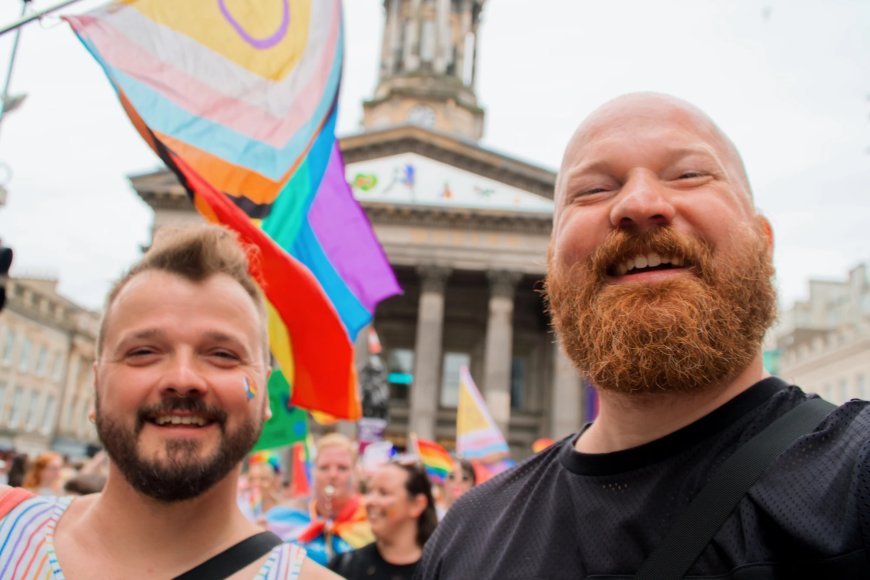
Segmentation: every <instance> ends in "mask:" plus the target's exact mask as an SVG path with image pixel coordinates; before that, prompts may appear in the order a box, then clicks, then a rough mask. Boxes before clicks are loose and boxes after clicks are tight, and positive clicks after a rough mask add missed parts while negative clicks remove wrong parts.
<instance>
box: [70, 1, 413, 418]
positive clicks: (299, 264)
mask: <svg viewBox="0 0 870 580" xmlns="http://www.w3.org/2000/svg"><path fill="white" fill-rule="evenodd" d="M66 20H67V22H69V24H70V25H71V26H72V28H73V30H74V31H75V33H76V34H77V35H78V37H79V39H80V40H81V41H82V43H83V44H84V45H85V47H86V48H87V49H88V50H89V51H90V52H91V54H92V55H93V56H94V58H95V59H96V60H97V62H98V63H99V64H100V65H101V66H102V68H103V70H104V72H105V73H106V75H107V77H108V79H109V81H110V82H111V83H112V86H113V87H114V89H115V90H116V92H117V94H118V98H119V99H120V101H121V105H122V106H123V108H124V110H125V111H126V113H127V115H128V116H129V117H130V119H131V121H132V122H133V125H134V126H135V127H136V129H137V130H138V131H139V133H140V134H141V135H142V137H143V138H144V139H145V141H146V142H147V143H148V144H149V146H150V147H151V148H152V149H153V150H154V151H155V152H156V153H157V154H158V155H159V156H160V158H161V159H162V160H163V161H164V162H165V163H166V165H167V166H168V167H169V168H170V169H171V170H172V171H173V172H174V173H175V174H176V175H177V176H178V178H179V181H180V182H181V183H182V185H183V186H184V187H185V189H186V190H187V193H188V195H189V196H190V198H191V200H192V201H193V203H194V206H195V207H196V208H197V210H198V211H199V212H200V213H201V214H202V215H203V216H204V217H205V218H206V219H208V220H209V221H212V222H219V223H222V224H225V225H227V226H229V227H230V228H232V229H233V230H235V231H236V232H237V233H238V234H239V238H240V239H241V240H242V241H243V242H244V243H246V244H250V245H253V246H256V247H257V248H259V250H260V260H259V261H260V263H259V264H258V271H259V273H260V279H261V286H262V288H263V292H264V294H265V296H266V299H267V301H268V303H269V337H270V342H271V348H272V353H273V355H274V357H275V360H276V361H277V363H278V365H279V367H280V370H281V372H283V374H284V375H285V376H286V378H287V380H288V381H289V383H290V384H292V398H291V403H292V404H293V405H296V406H299V407H303V408H306V409H313V410H319V411H322V412H325V413H328V414H330V415H333V416H335V417H339V418H344V419H356V418H358V417H359V416H360V405H359V397H358V393H357V387H356V374H355V371H354V368H353V347H352V344H353V340H354V339H355V338H356V334H357V332H359V330H360V329H361V328H363V327H364V326H365V325H366V324H368V322H369V321H370V320H371V318H372V313H373V311H374V308H375V306H376V304H377V303H378V302H379V301H380V300H383V299H384V298H387V297H389V296H392V295H394V294H397V293H399V292H400V291H401V290H400V289H399V287H398V284H397V283H396V279H395V276H394V275H393V272H392V270H391V268H390V266H389V264H388V262H387V260H386V258H385V256H384V253H383V250H382V249H381V247H380V245H379V244H378V242H377V239H376V238H375V236H374V233H373V232H372V230H371V226H370V224H369V222H368V220H367V218H366V216H365V214H364V212H363V211H362V208H360V206H359V204H357V202H356V201H355V200H354V198H353V196H352V194H351V192H350V188H349V187H348V185H347V182H346V181H345V179H344V162H343V161H342V158H341V155H340V153H339V149H338V143H337V141H336V139H335V120H336V114H337V103H338V88H339V84H340V79H341V67H342V59H343V47H344V32H343V29H342V15H341V1H340V0H316V1H314V0H272V1H269V2H265V1H255V0H185V1H184V2H178V1H170V0H118V1H115V2H111V3H109V4H107V5H105V6H103V7H101V8H98V9H96V10H94V11H91V12H88V13H85V14H82V15H77V16H68V17H66Z"/></svg>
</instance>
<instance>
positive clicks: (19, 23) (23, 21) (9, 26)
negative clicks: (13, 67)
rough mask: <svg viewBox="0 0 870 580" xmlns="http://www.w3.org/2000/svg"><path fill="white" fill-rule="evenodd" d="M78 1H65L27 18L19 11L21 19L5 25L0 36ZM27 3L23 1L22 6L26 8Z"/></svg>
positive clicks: (0, 29)
mask: <svg viewBox="0 0 870 580" xmlns="http://www.w3.org/2000/svg"><path fill="white" fill-rule="evenodd" d="M78 1H79V0H66V1H65V2H61V3H60V4H58V5H57V6H52V7H51V8H46V9H45V10H41V11H39V12H34V13H33V14H30V15H29V16H24V10H22V11H21V16H22V17H21V18H19V19H18V20H16V21H15V22H13V23H11V24H7V25H6V26H4V27H2V28H0V36H3V35H4V34H6V33H7V32H9V31H11V30H16V29H18V28H21V27H22V26H24V25H25V24H28V23H30V22H33V21H34V20H37V19H39V18H42V17H43V16H45V15H46V14H48V13H50V12H54V11H55V10H60V9H61V8H66V7H67V6H69V5H70V4H75V3H76V2H78ZM28 2H30V0H24V5H25V6H27V3H28Z"/></svg>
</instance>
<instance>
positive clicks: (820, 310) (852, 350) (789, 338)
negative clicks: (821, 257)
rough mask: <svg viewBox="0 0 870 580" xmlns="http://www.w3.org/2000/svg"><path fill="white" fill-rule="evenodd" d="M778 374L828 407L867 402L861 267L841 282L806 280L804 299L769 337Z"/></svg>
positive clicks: (867, 339) (869, 287) (869, 364)
mask: <svg viewBox="0 0 870 580" xmlns="http://www.w3.org/2000/svg"><path fill="white" fill-rule="evenodd" d="M771 342H772V343H773V347H774V348H775V351H776V352H777V354H778V359H779V360H778V365H779V368H778V370H777V372H778V374H779V375H780V376H782V377H783V378H785V379H786V380H789V381H791V382H793V383H795V384H797V385H800V386H801V387H803V388H804V389H805V390H807V391H811V392H815V393H818V394H819V395H821V396H822V397H824V398H826V399H828V400H829V401H831V402H833V403H843V402H845V401H848V400H849V399H853V398H859V399H867V398H870V385H868V381H870V279H868V273H867V266H866V264H862V265H860V266H857V267H856V268H853V269H852V271H850V272H849V276H848V279H847V280H845V281H832V280H810V282H809V298H808V300H806V301H804V302H797V303H795V305H794V306H793V307H792V308H791V309H789V310H788V311H786V312H785V313H783V315H782V317H781V319H780V322H779V323H778V324H777V326H776V327H775V328H774V329H773V332H772V333H771Z"/></svg>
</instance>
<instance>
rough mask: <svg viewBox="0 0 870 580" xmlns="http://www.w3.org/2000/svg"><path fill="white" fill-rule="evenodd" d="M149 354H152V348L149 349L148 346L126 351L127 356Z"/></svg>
mask: <svg viewBox="0 0 870 580" xmlns="http://www.w3.org/2000/svg"><path fill="white" fill-rule="evenodd" d="M149 354H154V350H153V349H150V348H144V347H139V348H134V349H132V350H130V351H129V352H127V356H131V357H142V356H148V355H149Z"/></svg>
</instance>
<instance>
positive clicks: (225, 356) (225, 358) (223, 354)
mask: <svg viewBox="0 0 870 580" xmlns="http://www.w3.org/2000/svg"><path fill="white" fill-rule="evenodd" d="M209 356H212V357H214V358H216V359H218V360H220V361H221V362H225V363H226V362H238V361H239V360H241V357H239V355H237V354H236V353H234V352H232V351H229V350H223V349H221V350H213V351H212V352H211V353H209Z"/></svg>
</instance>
